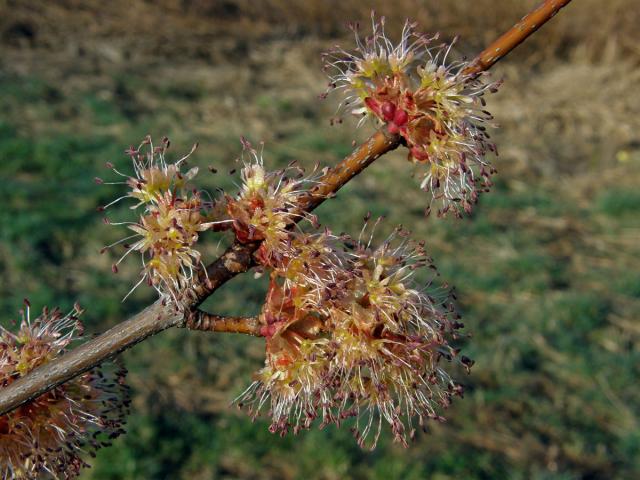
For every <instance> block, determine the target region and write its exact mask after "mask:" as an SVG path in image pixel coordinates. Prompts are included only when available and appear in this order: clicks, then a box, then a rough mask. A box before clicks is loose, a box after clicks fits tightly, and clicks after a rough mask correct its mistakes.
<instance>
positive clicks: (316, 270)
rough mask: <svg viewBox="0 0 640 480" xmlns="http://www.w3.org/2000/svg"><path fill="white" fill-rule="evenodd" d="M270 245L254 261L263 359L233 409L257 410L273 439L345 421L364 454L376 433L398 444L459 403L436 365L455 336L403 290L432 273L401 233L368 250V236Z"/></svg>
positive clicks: (438, 309)
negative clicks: (261, 284)
mask: <svg viewBox="0 0 640 480" xmlns="http://www.w3.org/2000/svg"><path fill="white" fill-rule="evenodd" d="M281 234H282V235H287V236H288V240H287V241H282V242H280V244H279V246H280V250H279V251H278V252H277V253H278V254H277V255H271V256H269V257H264V256H261V255H258V257H257V258H258V261H260V262H262V265H263V267H265V268H267V269H269V270H270V283H269V289H268V293H267V296H266V299H265V303H264V306H263V308H262V311H261V314H260V316H259V322H260V329H261V331H260V333H261V334H262V335H263V336H264V337H265V339H266V360H265V366H264V368H263V369H262V370H260V371H259V372H258V374H257V376H256V380H255V381H254V382H253V383H252V384H251V385H250V387H249V388H248V389H247V390H246V391H245V392H244V393H243V394H242V395H241V396H240V397H239V398H238V402H239V404H241V405H243V406H245V405H246V406H248V407H249V412H250V414H251V415H252V416H254V417H255V416H257V415H258V414H259V413H260V412H261V411H264V410H267V411H268V414H269V416H270V417H271V421H272V423H271V427H270V430H271V431H272V432H279V433H281V434H285V433H286V432H287V431H289V430H293V431H294V432H298V431H299V430H300V429H307V428H309V427H310V426H311V425H312V423H313V422H314V420H316V419H318V418H320V419H321V421H322V425H326V424H330V423H334V424H337V425H339V424H341V423H342V422H343V421H344V420H345V419H347V418H349V417H355V418H356V420H355V425H354V426H353V432H354V435H355V436H356V438H357V440H358V443H359V444H360V445H361V446H363V447H364V446H365V445H370V446H371V447H372V448H373V447H375V445H376V443H377V441H378V438H379V436H380V433H381V430H382V424H383V422H386V423H388V424H389V425H390V426H391V430H392V432H393V435H394V438H395V439H396V440H398V441H400V442H401V443H402V444H404V445H406V442H407V439H408V438H409V437H411V436H412V435H413V433H414V431H415V428H414V424H413V419H414V417H417V418H418V421H419V423H420V424H422V423H423V421H424V420H426V419H428V418H431V419H439V420H441V419H442V417H441V416H440V415H439V413H438V409H439V408H446V407H447V406H448V405H449V404H450V402H451V398H452V397H453V396H454V395H462V387H461V386H460V385H458V384H456V383H455V382H454V381H453V380H451V378H450V377H449V375H448V374H447V373H446V372H445V370H444V369H443V368H442V366H441V362H442V361H451V360H452V359H454V358H455V357H457V355H458V350H456V349H455V348H453V347H452V346H451V345H450V344H449V341H450V340H452V339H456V338H458V337H459V335H460V334H459V333H458V329H460V328H461V327H462V326H463V325H462V323H460V322H459V321H458V320H459V317H458V316H457V314H455V312H454V310H453V308H452V307H451V305H450V304H449V302H448V300H447V299H446V298H445V299H444V300H441V301H438V300H437V299H436V298H434V297H433V296H431V295H429V294H428V293H427V292H426V290H425V288H419V287H418V286H417V285H416V282H415V281H414V274H415V272H416V271H417V270H419V269H429V270H430V269H433V265H432V263H431V261H430V260H429V258H428V257H427V255H426V253H425V251H424V246H423V245H422V244H420V243H416V242H414V241H412V240H411V239H410V238H409V237H408V232H406V231H405V230H402V229H397V230H396V231H395V232H394V234H392V235H391V236H390V237H389V238H387V239H386V240H385V241H384V242H383V243H382V244H381V245H380V246H379V247H377V248H374V247H372V245H371V242H372V238H371V237H372V236H373V235H371V237H370V238H369V240H368V241H367V242H364V241H362V239H358V240H354V239H352V238H350V237H348V236H345V235H342V236H339V237H338V236H335V235H333V234H332V233H331V232H330V231H329V230H328V229H325V230H324V231H317V230H316V231H313V232H312V233H306V232H304V231H299V230H298V231H293V230H291V229H288V230H283V231H281ZM361 236H362V235H361ZM461 359H462V363H463V364H465V365H467V366H470V364H471V363H472V362H471V361H470V360H469V359H467V358H466V357H461Z"/></svg>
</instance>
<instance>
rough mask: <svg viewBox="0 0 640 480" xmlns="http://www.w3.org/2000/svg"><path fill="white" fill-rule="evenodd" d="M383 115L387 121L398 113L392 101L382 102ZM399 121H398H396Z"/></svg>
mask: <svg viewBox="0 0 640 480" xmlns="http://www.w3.org/2000/svg"><path fill="white" fill-rule="evenodd" d="M381 111H382V116H383V117H384V119H385V120H386V121H387V122H390V121H392V120H393V116H394V114H395V113H396V106H395V105H394V104H393V103H391V102H384V103H383V104H382V109H381ZM396 123H397V122H396Z"/></svg>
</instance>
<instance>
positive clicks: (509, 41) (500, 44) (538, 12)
mask: <svg viewBox="0 0 640 480" xmlns="http://www.w3.org/2000/svg"><path fill="white" fill-rule="evenodd" d="M570 2H571V0H545V1H544V2H542V3H541V4H540V5H538V6H537V7H536V8H535V9H533V10H532V11H531V12H529V13H528V14H527V15H525V16H524V17H522V20H520V21H519V22H518V23H516V24H515V25H514V26H513V27H511V28H510V29H509V30H507V31H506V32H505V33H504V34H502V36H500V37H499V38H498V39H497V40H495V41H494V42H493V43H492V44H491V45H489V46H488V47H487V48H485V49H484V50H483V51H482V52H480V54H479V55H478V56H477V57H476V58H475V59H474V61H473V62H471V65H469V66H468V67H467V68H466V69H465V70H464V73H466V74H469V75H477V74H479V73H481V72H484V71H485V70H489V69H490V68H491V67H492V66H493V64H494V63H496V62H497V61H498V60H500V59H502V58H504V56H505V55H507V53H509V52H510V51H511V50H513V49H514V48H516V47H517V46H518V45H520V44H521V43H522V42H524V41H525V40H526V39H527V37H528V36H529V35H531V34H533V33H534V32H535V31H536V30H538V29H539V28H540V27H541V26H542V25H544V24H545V23H547V22H548V21H549V20H551V18H552V17H553V16H555V14H556V13H558V12H559V11H560V9H562V8H563V7H566V6H567V5H568V4H569V3H570Z"/></svg>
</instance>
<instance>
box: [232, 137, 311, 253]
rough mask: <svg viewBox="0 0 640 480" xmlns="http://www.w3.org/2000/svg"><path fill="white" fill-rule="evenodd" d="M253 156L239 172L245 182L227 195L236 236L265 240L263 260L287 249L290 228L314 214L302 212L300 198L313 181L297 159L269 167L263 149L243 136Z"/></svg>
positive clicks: (263, 242)
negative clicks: (268, 169) (291, 162)
mask: <svg viewBox="0 0 640 480" xmlns="http://www.w3.org/2000/svg"><path fill="white" fill-rule="evenodd" d="M242 143H243V146H244V152H245V154H246V155H248V156H249V157H250V158H249V160H248V161H245V162H244V167H243V168H242V170H241V172H240V174H241V178H242V185H241V188H240V193H239V194H238V195H237V196H236V197H235V198H233V197H231V196H227V197H226V209H227V213H228V215H229V218H230V219H231V221H232V228H233V230H234V232H235V235H236V238H237V239H238V240H239V241H241V242H253V241H262V244H261V248H260V254H261V255H262V257H263V262H264V263H270V259H272V257H278V256H280V255H281V254H282V252H283V251H284V250H287V249H288V245H287V244H288V241H289V236H290V234H289V230H290V229H291V227H292V226H293V225H294V224H295V223H296V222H297V221H299V220H301V219H302V218H305V219H307V220H310V221H313V219H314V217H313V216H311V215H309V214H305V213H304V212H301V211H300V209H299V208H298V207H299V205H300V199H301V198H302V197H303V196H304V195H306V194H307V190H308V189H309V186H310V185H311V184H312V183H313V177H312V176H307V177H305V176H304V172H303V170H302V169H301V168H299V167H296V166H295V163H294V164H290V165H289V166H288V167H287V168H285V169H282V170H277V171H267V170H266V169H265V167H264V162H263V158H262V153H260V152H257V151H256V150H255V149H254V148H253V147H252V146H251V144H250V143H249V142H247V141H246V140H245V139H244V138H243V139H242Z"/></svg>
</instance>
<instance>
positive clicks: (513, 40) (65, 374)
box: [0, 0, 570, 415]
mask: <svg viewBox="0 0 640 480" xmlns="http://www.w3.org/2000/svg"><path fill="white" fill-rule="evenodd" d="M569 1H570V0H547V1H545V2H544V3H543V4H542V5H540V6H539V7H538V8H536V9H535V10H534V11H533V12H531V13H530V14H529V15H527V16H526V17H524V18H523V19H522V20H521V21H520V22H518V23H517V24H516V25H515V26H514V27H513V28H511V29H510V30H509V31H508V32H507V33H505V34H504V35H503V36H501V37H500V38H499V39H498V40H496V41H495V42H493V43H492V44H491V45H489V47H487V48H486V49H485V50H483V51H482V52H481V53H480V54H479V55H478V56H477V57H476V59H475V60H474V61H473V62H472V65H471V67H470V68H468V69H467V71H466V73H469V74H476V73H480V72H482V71H484V70H487V69H488V68H490V67H491V66H492V65H493V64H494V63H496V62H497V61H498V60H500V59H501V58H503V57H504V56H505V55H506V54H507V53H509V52H510V51H511V50H512V49H513V48H515V47H516V46H517V45H518V44H520V43H521V42H522V41H523V40H524V39H525V38H527V37H528V36H529V35H531V34H532V33H533V32H535V31H536V30H537V29H538V28H540V26H541V25H542V24H544V23H545V22H547V21H548V20H549V19H550V18H551V17H553V16H554V15H555V14H556V13H557V12H558V10H560V9H561V8H562V7H564V6H565V5H566V4H568V3H569ZM398 145H400V137H398V136H397V135H390V134H389V133H388V132H387V131H386V129H381V130H379V131H378V132H376V133H375V134H374V135H372V136H371V138H369V140H367V141H366V142H365V143H364V144H362V145H361V146H360V147H358V148H357V149H356V150H355V151H354V152H353V153H352V154H351V155H349V156H348V157H347V158H345V159H344V160H343V161H342V162H340V164H338V165H337V166H336V167H335V168H333V169H331V170H329V171H328V172H327V173H326V175H325V176H324V177H323V178H322V179H321V181H320V182H319V184H318V186H316V187H315V188H314V189H312V190H311V191H310V192H309V195H308V196H306V197H305V198H304V200H303V201H302V202H301V205H300V208H301V209H303V210H307V211H310V210H313V209H314V208H316V207H317V206H318V205H320V204H321V203H322V202H323V201H324V200H325V199H327V198H331V197H332V196H333V195H334V194H335V193H336V192H337V191H338V190H339V189H340V188H341V187H342V186H343V185H344V184H346V183H347V182H348V181H349V180H351V179H352V178H353V177H355V176H356V175H358V174H359V173H360V172H361V171H362V170H364V169H365V168H366V167H367V166H368V165H370V164H371V163H372V162H374V161H375V160H376V159H377V158H379V157H380V156H381V155H383V154H385V153H387V152H389V151H391V150H393V149H395V148H396V147H398ZM258 247H259V244H258V243H249V244H242V243H239V242H235V243H234V244H233V245H232V246H231V247H229V249H227V251H226V252H225V253H224V254H223V255H222V256H221V257H220V258H218V259H217V260H216V261H214V262H213V263H212V264H210V265H209V266H208V267H207V269H206V274H205V273H204V272H202V273H201V275H200V279H199V280H200V281H199V283H198V285H197V286H196V287H195V288H194V289H193V295H192V296H191V297H190V299H189V300H185V302H184V307H185V309H186V310H187V311H191V310H192V309H195V308H197V307H198V306H199V305H200V304H201V303H202V302H203V301H204V300H205V299H206V298H207V297H208V296H209V295H210V294H211V293H213V292H214V291H215V290H216V289H217V288H218V287H220V286H221V285H223V284H224V283H225V282H227V281H228V280H230V279H231V278H233V277H234V276H235V275H237V274H238V273H242V272H245V271H247V270H248V269H249V268H251V267H252V266H253V264H254V260H253V253H254V252H255V251H256V249H257V248H258ZM186 322H188V319H185V318H184V315H183V314H179V313H178V312H176V310H175V307H173V306H171V305H164V304H163V303H162V302H161V301H157V302H155V303H154V304H153V305H151V306H149V307H147V308H146V309H145V310H143V311H142V312H140V313H138V314H137V315H135V316H133V317H131V318H130V319H129V320H126V321H125V322H122V323H121V324H118V325H116V326H115V327H113V328H111V329H110V330H108V331H107V332H105V333H103V334H102V335H100V336H99V337H97V338H94V339H92V340H89V341H88V342H86V343H85V344H83V345H82V346H80V347H78V348H75V349H74V350H72V351H71V352H69V353H67V354H65V355H63V356H61V357H59V358H57V359H55V360H53V361H51V362H49V363H47V364H45V365H43V366H41V367H39V368H37V369H35V370H33V371H32V372H30V373H29V374H28V375H26V376H24V377H22V378H20V379H18V380H16V381H15V382H13V383H11V384H10V385H8V386H7V387H4V388H3V389H2V390H1V391H0V415H2V414H5V413H7V412H10V411H11V410H13V409H14V408H17V407H19V406H20V405H22V404H24V403H26V402H28V401H30V400H33V399H34V398H36V397H37V396H39V395H41V394H42V393H44V392H46V391H48V390H51V389H52V388H55V387H57V386H58V385H60V384H62V383H64V382H66V381H68V380H70V379H72V378H74V377H75V376H77V375H80V374H82V373H84V372H86V371H87V370H90V369H91V368H93V367H95V366H97V365H99V364H100V363H102V362H103V361H105V360H106V359H109V358H111V357H113V356H115V355H117V354H118V353H120V352H122V351H123V350H126V349H127V348H129V347H131V346H133V345H135V344H136V343H139V342H141V341H143V340H145V339H146V338H148V337H150V336H152V335H154V334H156V333H158V332H161V331H163V330H165V329H167V328H170V327H173V326H180V325H182V326H184V325H185V323H186ZM252 322H253V320H248V319H240V318H237V319H234V321H228V322H226V323H225V322H221V323H220V324H219V325H220V327H219V328H223V325H224V326H225V330H224V331H226V332H239V333H246V332H250V331H252V329H253V328H254V327H253V326H252ZM215 324H216V322H213V325H214V330H215Z"/></svg>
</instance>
